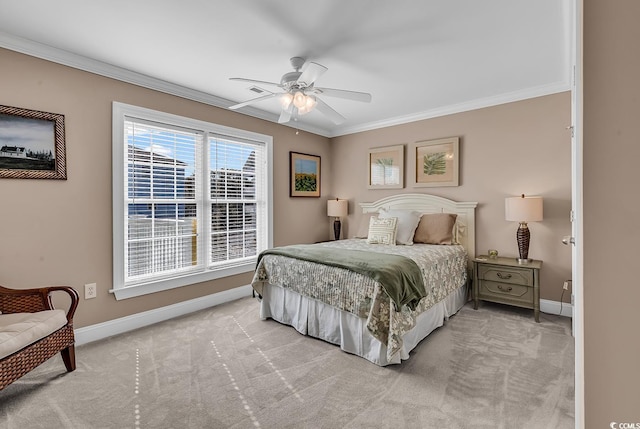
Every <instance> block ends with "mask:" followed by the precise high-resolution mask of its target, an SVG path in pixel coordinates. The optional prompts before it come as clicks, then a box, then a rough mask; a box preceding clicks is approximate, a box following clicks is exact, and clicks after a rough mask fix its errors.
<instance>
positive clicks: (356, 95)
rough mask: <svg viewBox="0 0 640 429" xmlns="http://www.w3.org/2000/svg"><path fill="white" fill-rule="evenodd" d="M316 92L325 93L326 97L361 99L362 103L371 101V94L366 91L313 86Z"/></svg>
mask: <svg viewBox="0 0 640 429" xmlns="http://www.w3.org/2000/svg"><path fill="white" fill-rule="evenodd" d="M313 90H314V92H315V93H317V94H322V95H326V96H328V97H336V98H344V99H347V100H353V101H362V102H363V103H369V102H371V94H369V93H368V92H358V91H347V90H346V89H334V88H318V87H314V88H313Z"/></svg>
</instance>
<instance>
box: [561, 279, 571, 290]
mask: <svg viewBox="0 0 640 429" xmlns="http://www.w3.org/2000/svg"><path fill="white" fill-rule="evenodd" d="M570 282H571V280H565V281H564V284H563V285H562V289H564V290H569V283H570Z"/></svg>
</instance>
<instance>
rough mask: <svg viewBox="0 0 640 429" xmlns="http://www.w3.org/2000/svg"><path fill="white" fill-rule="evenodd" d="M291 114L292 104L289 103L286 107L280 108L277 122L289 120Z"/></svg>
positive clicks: (281, 122) (282, 122)
mask: <svg viewBox="0 0 640 429" xmlns="http://www.w3.org/2000/svg"><path fill="white" fill-rule="evenodd" d="M292 114H293V104H290V105H289V107H287V108H286V109H282V112H280V117H279V118H278V123H279V124H284V123H285V122H289V121H290V120H291V116H292Z"/></svg>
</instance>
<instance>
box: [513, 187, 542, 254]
mask: <svg viewBox="0 0 640 429" xmlns="http://www.w3.org/2000/svg"><path fill="white" fill-rule="evenodd" d="M504 203H505V205H504V212H505V216H504V217H505V219H506V220H509V221H515V222H520V226H519V227H518V230H517V231H516V239H517V241H518V251H519V253H520V257H519V258H518V263H519V264H528V263H529V262H531V259H529V241H530V238H531V233H530V232H529V227H528V226H527V222H539V221H541V220H542V197H525V196H524V194H522V195H521V196H519V197H508V198H505V200H504Z"/></svg>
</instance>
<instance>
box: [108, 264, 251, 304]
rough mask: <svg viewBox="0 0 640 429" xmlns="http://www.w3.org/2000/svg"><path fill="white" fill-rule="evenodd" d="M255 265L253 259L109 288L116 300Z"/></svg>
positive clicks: (224, 274) (202, 279) (222, 274)
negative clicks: (203, 270) (215, 268)
mask: <svg viewBox="0 0 640 429" xmlns="http://www.w3.org/2000/svg"><path fill="white" fill-rule="evenodd" d="M255 267H256V262H255V261H250V262H246V263H244V264H241V265H236V266H233V267H229V268H224V269H218V270H211V271H206V272H201V273H195V274H189V275H185V276H181V277H176V278H172V279H165V280H160V281H154V282H149V283H141V284H137V285H133V286H122V287H118V288H114V289H111V290H109V292H111V293H113V294H114V295H115V297H116V300H118V301H120V300H122V299H128V298H135V297H137V296H142V295H147V294H150V293H156V292H162V291H165V290H170V289H175V288H179V287H183V286H189V285H192V284H195V283H201V282H206V281H209V280H215V279H220V278H223V277H229V276H233V275H236V274H244V273H249V272H253V271H254V270H255Z"/></svg>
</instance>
